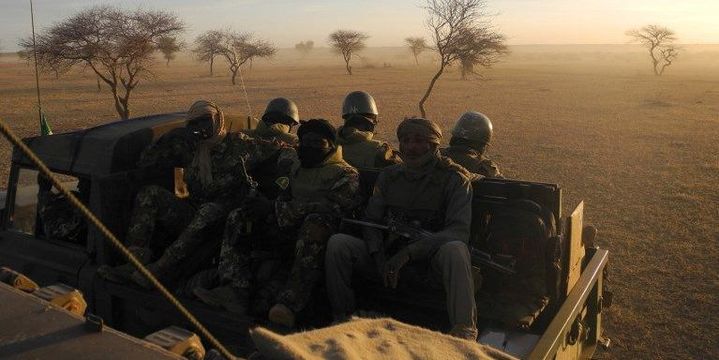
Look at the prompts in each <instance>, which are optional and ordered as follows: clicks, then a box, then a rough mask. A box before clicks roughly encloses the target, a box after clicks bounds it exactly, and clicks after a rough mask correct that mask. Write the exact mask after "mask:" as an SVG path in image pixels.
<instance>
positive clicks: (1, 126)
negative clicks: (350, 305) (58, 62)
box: [0, 118, 236, 359]
mask: <svg viewBox="0 0 719 360" xmlns="http://www.w3.org/2000/svg"><path fill="white" fill-rule="evenodd" d="M0 132H2V134H3V135H4V136H5V137H6V138H7V139H8V141H10V142H11V143H12V144H13V145H15V146H17V147H18V148H19V149H20V150H21V151H22V152H23V153H24V154H25V156H27V157H28V158H29V159H30V161H32V162H33V163H34V164H35V166H37V168H38V169H39V170H40V172H42V173H43V174H44V175H45V176H47V177H48V178H50V180H51V181H52V184H53V185H54V186H55V188H57V189H58V190H60V192H62V194H63V195H65V198H66V199H68V200H69V201H70V203H71V204H72V205H73V206H75V207H76V208H78V209H80V211H81V212H82V214H83V215H84V216H85V218H86V219H87V220H88V221H90V222H91V223H93V224H94V225H95V226H96V227H97V228H98V229H99V230H100V231H101V232H102V233H103V235H105V237H106V238H107V239H109V240H110V243H112V245H114V246H115V248H116V249H117V250H118V251H120V252H121V253H122V255H124V256H125V258H127V260H128V262H130V263H131V264H132V265H134V266H135V267H136V268H137V270H138V271H140V272H141V273H142V275H144V276H145V277H146V278H147V279H148V280H150V282H151V283H152V285H154V286H155V287H156V288H157V290H159V291H160V293H161V294H162V295H163V296H164V297H165V298H166V299H167V300H168V301H169V302H170V303H171V304H172V305H174V306H175V307H176V308H177V310H179V311H180V313H181V314H182V315H184V316H185V318H187V320H189V321H190V323H192V325H194V326H195V328H196V329H197V330H199V331H200V333H202V335H203V336H205V337H206V338H207V339H208V340H209V341H210V343H212V345H213V346H214V347H215V348H217V350H219V351H220V352H221V353H222V355H223V356H225V357H226V358H228V359H236V357H235V356H234V355H232V353H230V352H229V351H228V350H227V348H225V347H224V346H223V345H222V344H221V343H220V342H219V341H218V340H217V339H216V338H215V337H214V336H212V334H211V333H210V331H209V330H207V329H206V328H205V327H204V326H203V325H202V324H201V323H200V321H199V320H197V318H195V317H194V316H193V315H192V314H191V313H190V311H189V310H187V308H185V306H183V305H182V304H181V303H180V301H179V300H177V298H175V297H174V296H173V295H172V294H171V293H170V291H168V290H167V288H165V286H164V285H162V283H160V281H159V280H157V279H156V278H155V276H153V275H152V273H151V272H150V271H149V270H147V268H145V267H144V266H143V265H142V263H140V261H139V260H137V258H136V257H135V256H134V255H133V254H132V253H131V252H130V251H129V250H127V248H126V247H125V246H124V245H123V244H122V242H120V240H118V239H117V237H115V235H114V234H113V233H112V232H111V231H110V230H109V229H108V228H107V227H105V225H104V224H103V223H102V222H101V221H100V220H99V219H98V218H96V217H95V215H94V214H93V213H92V212H91V211H90V210H89V209H88V208H87V207H86V206H85V204H83V203H82V202H80V200H78V199H77V198H76V197H75V195H73V194H72V193H71V192H70V191H68V190H67V189H65V188H64V187H63V186H62V184H60V181H58V180H57V178H56V177H55V175H54V174H53V173H52V172H50V169H48V168H47V166H45V164H44V163H43V162H42V160H40V159H39V158H38V157H37V155H35V153H34V152H33V151H32V150H31V149H30V148H28V147H27V145H25V143H24V142H22V140H20V138H19V137H17V135H16V134H15V133H14V132H13V131H12V129H10V128H9V127H8V126H7V124H5V121H4V120H2V118H0Z"/></svg>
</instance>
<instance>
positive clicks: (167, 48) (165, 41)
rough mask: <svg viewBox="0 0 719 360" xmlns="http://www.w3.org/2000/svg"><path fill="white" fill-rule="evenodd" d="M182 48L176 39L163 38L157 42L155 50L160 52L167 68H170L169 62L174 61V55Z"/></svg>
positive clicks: (170, 37)
mask: <svg viewBox="0 0 719 360" xmlns="http://www.w3.org/2000/svg"><path fill="white" fill-rule="evenodd" d="M182 48H183V44H182V43H181V42H178V41H177V38H176V37H172V36H163V37H161V38H160V39H159V40H158V41H157V49H158V50H160V52H161V53H162V56H163V57H164V58H165V60H167V63H166V65H167V66H170V60H174V59H175V53H177V52H178V51H180V49H182Z"/></svg>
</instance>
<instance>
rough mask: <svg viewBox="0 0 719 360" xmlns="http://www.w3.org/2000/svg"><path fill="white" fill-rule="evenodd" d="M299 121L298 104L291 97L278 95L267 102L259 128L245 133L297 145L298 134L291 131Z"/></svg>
mask: <svg viewBox="0 0 719 360" xmlns="http://www.w3.org/2000/svg"><path fill="white" fill-rule="evenodd" d="M299 123H300V115H299V111H298V110H297V105H296V104H295V103H294V102H293V101H292V100H290V99H286V98H283V97H278V98H274V99H272V100H270V102H269V103H267V108H265V112H264V114H263V115H262V120H260V122H259V123H258V124H257V128H255V129H252V130H248V131H246V132H245V133H246V134H247V135H249V136H251V137H259V138H262V139H266V140H271V139H276V140H279V141H282V142H284V143H286V144H288V145H293V146H294V145H297V136H295V135H294V134H292V133H291V132H290V131H291V130H292V127H293V126H295V125H297V124H299Z"/></svg>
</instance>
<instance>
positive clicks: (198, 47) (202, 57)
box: [192, 30, 222, 75]
mask: <svg viewBox="0 0 719 360" xmlns="http://www.w3.org/2000/svg"><path fill="white" fill-rule="evenodd" d="M220 42H222V32H221V31H217V30H210V31H205V32H204V33H202V34H200V35H199V36H198V37H197V38H195V48H194V49H193V50H192V51H193V52H194V53H195V57H196V58H197V60H199V61H207V62H209V63H210V75H212V67H213V65H214V63H215V56H218V55H221V53H222V51H221V50H222V47H221V46H220Z"/></svg>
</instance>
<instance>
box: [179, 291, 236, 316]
mask: <svg viewBox="0 0 719 360" xmlns="http://www.w3.org/2000/svg"><path fill="white" fill-rule="evenodd" d="M192 293H193V294H194V295H195V296H196V297H197V298H198V299H200V301H202V302H203V303H205V304H207V305H210V306H212V307H217V308H224V309H225V310H227V311H229V312H231V313H235V314H243V315H244V314H246V313H247V307H248V303H249V292H248V291H247V290H246V289H238V288H234V287H232V286H229V285H224V286H218V287H216V288H214V289H211V290H208V289H205V288H203V287H196V288H194V289H193V290H192Z"/></svg>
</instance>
